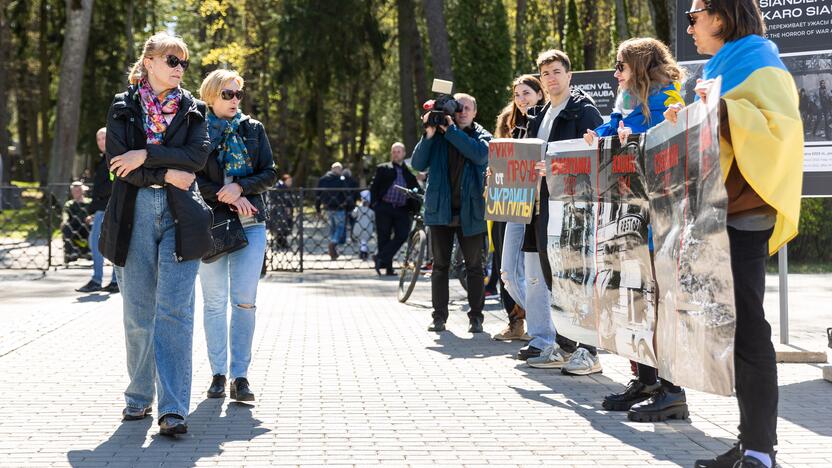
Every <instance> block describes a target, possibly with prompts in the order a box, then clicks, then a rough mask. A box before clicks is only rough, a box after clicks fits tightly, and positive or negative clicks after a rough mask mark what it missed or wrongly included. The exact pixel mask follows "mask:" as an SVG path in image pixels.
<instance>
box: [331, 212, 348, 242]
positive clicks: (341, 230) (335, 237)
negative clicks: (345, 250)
mask: <svg viewBox="0 0 832 468" xmlns="http://www.w3.org/2000/svg"><path fill="white" fill-rule="evenodd" d="M346 228H347V212H346V211H344V210H331V211H330V212H329V243H330V244H343V242H342V240H343V239H344V237H345V234H346V231H345V229H346Z"/></svg>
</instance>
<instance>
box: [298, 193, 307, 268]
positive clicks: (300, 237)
mask: <svg viewBox="0 0 832 468" xmlns="http://www.w3.org/2000/svg"><path fill="white" fill-rule="evenodd" d="M305 201H306V197H305V196H304V193H303V187H301V188H300V217H299V218H298V243H299V244H300V272H301V273H303V251H304V250H305V249H304V246H303V209H304V205H305Z"/></svg>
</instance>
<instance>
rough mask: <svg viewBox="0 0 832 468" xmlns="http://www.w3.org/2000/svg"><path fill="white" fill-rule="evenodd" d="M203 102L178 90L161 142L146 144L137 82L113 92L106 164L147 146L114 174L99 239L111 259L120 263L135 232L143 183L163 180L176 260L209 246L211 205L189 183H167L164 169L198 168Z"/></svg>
mask: <svg viewBox="0 0 832 468" xmlns="http://www.w3.org/2000/svg"><path fill="white" fill-rule="evenodd" d="M206 110H207V108H206V106H205V103H204V102H202V101H199V100H197V99H195V98H194V97H193V96H191V93H189V92H187V91H184V90H183V91H182V100H181V102H180V105H179V110H178V111H177V113H176V115H175V116H174V117H173V120H172V121H171V123H170V125H169V126H168V129H167V131H166V132H165V137H164V140H163V141H164V142H163V144H161V145H148V144H147V135H146V133H145V130H144V124H143V121H144V116H143V114H144V111H143V110H142V105H141V102H140V97H139V94H138V88H137V87H136V86H130V87H129V88H128V89H127V91H126V92H124V93H121V94H117V95H116V96H115V98H114V99H113V103H112V105H111V106H110V111H109V112H108V114H107V150H106V154H107V164H108V166H109V164H110V160H111V159H112V158H113V157H115V156H119V155H121V154H124V153H126V152H127V151H130V150H135V149H147V160H145V162H144V164H143V165H142V166H140V167H139V168H137V169H135V170H133V171H132V172H130V174H128V175H127V176H126V177H116V179H115V180H114V181H113V191H112V195H111V197H110V203H109V204H108V205H107V210H106V211H105V213H104V223H103V226H102V231H101V239H100V240H99V244H98V246H99V249H101V253H102V254H103V255H104V257H106V258H107V259H108V260H110V261H111V262H113V264H115V265H118V266H124V263H125V262H126V260H127V251H128V248H129V246H130V238H131V235H132V233H133V216H134V214H135V208H136V195H137V194H138V192H139V189H140V188H142V187H149V186H151V185H162V186H164V188H165V191H166V192H167V199H168V206H169V207H170V209H171V213H172V214H173V217H174V222H175V223H176V260H177V261H183V260H194V259H197V258H202V255H203V254H204V253H205V252H207V251H208V249H209V248H210V247H211V243H212V242H211V222H212V218H211V210H210V209H209V208H208V206H207V205H206V204H205V202H204V201H203V200H202V196H201V195H200V194H199V191H198V190H197V188H196V184H191V188H190V189H189V190H180V189H178V188H176V187H174V186H172V185H166V184H165V173H166V172H167V170H168V169H179V170H182V171H188V172H193V173H196V172H197V171H199V170H200V169H202V167H203V166H204V165H205V160H206V159H207V157H208V127H207V123H206V119H205V113H206Z"/></svg>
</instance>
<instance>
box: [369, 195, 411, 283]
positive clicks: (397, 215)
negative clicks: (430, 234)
mask: <svg viewBox="0 0 832 468" xmlns="http://www.w3.org/2000/svg"><path fill="white" fill-rule="evenodd" d="M375 213H376V236H377V238H378V253H377V254H376V261H377V262H378V266H379V268H393V257H395V256H396V253H397V252H398V251H399V249H400V248H401V247H402V244H404V243H405V241H406V240H407V235H408V234H409V233H410V226H411V225H412V224H413V219H412V218H411V217H410V213H409V212H408V211H407V208H406V207H403V206H402V207H395V206H393V205H391V204H389V203H387V202H384V201H382V202H379V203H378V204H377V205H376V207H375ZM391 235H392V238H391Z"/></svg>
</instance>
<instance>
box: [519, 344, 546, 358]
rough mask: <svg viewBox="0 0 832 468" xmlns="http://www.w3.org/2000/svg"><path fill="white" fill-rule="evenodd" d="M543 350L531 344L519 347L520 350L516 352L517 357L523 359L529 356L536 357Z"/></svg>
mask: <svg viewBox="0 0 832 468" xmlns="http://www.w3.org/2000/svg"><path fill="white" fill-rule="evenodd" d="M542 351H543V350H542V349H540V348H536V347H534V346H532V345H526V346H523V347H522V348H520V351H518V352H517V359H519V360H521V361H525V360H527V359H529V358H530V357H538V356H540V353H541V352H542Z"/></svg>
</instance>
